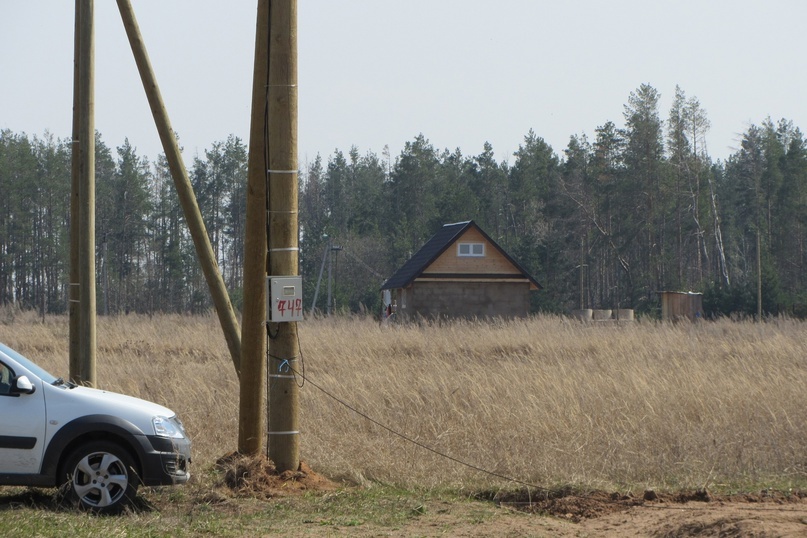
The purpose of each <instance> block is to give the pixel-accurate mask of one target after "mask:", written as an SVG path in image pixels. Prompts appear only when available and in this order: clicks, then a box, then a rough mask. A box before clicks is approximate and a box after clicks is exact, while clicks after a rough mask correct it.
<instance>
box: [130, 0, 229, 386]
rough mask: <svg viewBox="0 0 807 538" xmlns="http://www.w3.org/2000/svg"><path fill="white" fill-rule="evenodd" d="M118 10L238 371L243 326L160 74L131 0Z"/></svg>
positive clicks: (203, 271)
mask: <svg viewBox="0 0 807 538" xmlns="http://www.w3.org/2000/svg"><path fill="white" fill-rule="evenodd" d="M118 10H119V11H120V14H121V19H123V26H124V28H125V29H126V35H127V36H128V38H129V45H130V46H131V47H132V53H133V54H134V58H135V63H136V64H137V69H138V71H139V72H140V79H141V80H142V81H143V89H145V90H146V97H147V98H148V102H149V106H150V107H151V113H152V115H153V116H154V123H156V124H157V131H158V132H159V134H160V141H161V142H162V145H163V151H164V152H165V158H166V160H167V161H168V168H169V169H170V170H171V177H172V178H173V180H174V186H175V187H176V189H177V194H178V196H179V202H180V204H181V205H182V210H183V212H184V214H185V221H186V222H187V223H188V229H189V230H190V234H191V238H192V239H193V244H194V246H195V247H196V255H197V256H198V257H199V263H200V264H201V266H202V273H204V275H205V280H206V281H207V286H208V288H209V289H210V294H211V296H212V298H213V305H214V306H215V307H216V313H217V314H218V317H219V323H220V324H221V328H222V330H223V331H224V339H225V340H226V341H227V347H228V348H229V350H230V356H231V357H232V360H233V365H234V366H235V371H236V372H237V373H239V375H240V371H241V364H240V363H241V330H240V328H239V326H238V319H236V317H235V312H234V311H233V305H232V303H231V302H230V296H229V295H228V293H227V287H226V286H225V285H224V279H223V278H222V276H221V272H220V271H219V266H218V263H217V262H216V256H215V254H214V253H213V247H212V246H211V245H210V238H209V237H208V235H207V230H206V228H205V223H204V221H203V220H202V214H201V212H200V211H199V205H198V204H197V202H196V196H195V195H194V194H193V187H192V186H191V182H190V179H189V178H188V171H187V170H186V169H185V163H184V162H183V161H182V153H181V152H180V151H179V143H178V142H177V139H176V135H175V134H174V129H173V128H172V127H171V122H170V121H169V119H168V112H167V110H166V108H165V104H164V103H163V99H162V94H161V93H160V88H159V86H158V85H157V78H156V76H155V75H154V70H153V69H152V67H151V61H150V60H149V56H148V53H147V52H146V46H145V44H144V43H143V37H142V35H141V34H140V27H139V26H138V24H137V20H136V19H135V16H134V10H133V9H132V4H131V2H130V1H129V0H118Z"/></svg>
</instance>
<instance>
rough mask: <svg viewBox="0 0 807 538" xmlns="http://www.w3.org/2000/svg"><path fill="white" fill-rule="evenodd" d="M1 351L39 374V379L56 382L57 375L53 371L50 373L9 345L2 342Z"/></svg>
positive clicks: (49, 382) (33, 372)
mask: <svg viewBox="0 0 807 538" xmlns="http://www.w3.org/2000/svg"><path fill="white" fill-rule="evenodd" d="M0 352H2V353H4V354H5V355H8V356H9V357H11V358H12V359H14V360H15V361H17V362H18V363H20V364H21V365H22V366H23V368H25V369H27V370H28V371H30V372H31V373H32V374H34V375H35V376H37V377H38V378H39V379H41V380H42V381H44V382H45V383H48V384H51V383H53V382H55V381H56V379H57V378H56V376H54V375H52V374H51V373H49V372H48V371H47V370H45V369H43V368H42V367H40V366H39V365H37V364H35V363H33V362H31V361H30V360H29V359H26V358H25V357H23V356H22V355H20V354H19V353H17V352H16V351H14V350H13V349H11V348H10V347H8V346H7V345H5V344H0Z"/></svg>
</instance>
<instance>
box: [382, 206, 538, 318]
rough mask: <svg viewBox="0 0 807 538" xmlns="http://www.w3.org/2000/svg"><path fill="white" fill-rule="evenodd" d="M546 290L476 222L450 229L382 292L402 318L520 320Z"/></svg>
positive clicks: (441, 232)
mask: <svg viewBox="0 0 807 538" xmlns="http://www.w3.org/2000/svg"><path fill="white" fill-rule="evenodd" d="M540 289H541V285H540V284H538V282H537V281H536V280H535V279H534V278H533V277H532V276H530V274H529V273H528V272H527V271H526V270H525V269H524V268H523V267H522V266H521V265H520V264H519V263H518V262H517V261H515V260H514V259H513V258H511V257H510V256H509V255H508V254H507V253H506V252H505V251H504V250H503V249H502V248H501V247H500V246H499V245H497V244H496V242H495V241H494V240H493V239H491V238H490V236H488V234H486V233H485V232H484V231H483V230H482V229H481V228H480V227H479V226H477V225H476V223H474V221H472V220H469V221H465V222H457V223H454V224H445V225H444V226H443V227H442V228H441V229H440V230H439V231H438V232H437V233H436V234H434V236H432V238H431V239H429V241H428V242H427V243H426V244H425V245H423V247H421V249H420V250H418V251H417V252H416V253H415V255H414V256H412V257H411V258H410V259H409V260H408V261H407V262H406V263H405V264H403V266H401V268H400V269H398V271H396V272H395V274H394V275H392V277H390V278H389V280H387V281H386V282H385V283H384V284H383V286H382V287H381V290H382V292H383V296H384V306H385V312H391V311H394V312H395V313H396V316H399V317H401V318H413V317H418V316H421V317H424V318H438V317H445V318H474V317H476V318H492V317H502V318H515V317H525V316H527V314H528V313H529V310H530V292H531V291H536V290H540Z"/></svg>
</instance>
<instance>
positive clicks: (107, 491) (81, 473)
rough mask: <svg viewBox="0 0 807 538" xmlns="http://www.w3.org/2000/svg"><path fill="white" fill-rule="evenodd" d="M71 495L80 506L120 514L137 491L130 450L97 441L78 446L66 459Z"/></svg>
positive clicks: (67, 485)
mask: <svg viewBox="0 0 807 538" xmlns="http://www.w3.org/2000/svg"><path fill="white" fill-rule="evenodd" d="M62 476H67V479H68V482H67V483H66V484H65V489H66V492H67V495H68V497H69V498H70V499H71V500H72V501H73V502H74V503H77V504H78V505H79V506H80V507H81V508H84V509H88V510H91V511H93V512H99V513H117V512H119V511H120V510H122V509H123V507H124V506H126V505H127V504H129V503H130V502H131V501H132V500H134V498H135V495H136V494H137V485H138V481H137V472H136V470H135V466H134V462H133V460H132V457H131V456H130V455H129V453H128V452H127V451H126V450H125V449H123V448H122V447H120V446H119V445H117V444H114V443H109V442H105V441H94V442H90V443H86V444H84V445H81V446H79V447H78V448H76V449H75V450H74V451H73V452H72V453H71V454H70V456H68V457H67V459H66V460H65V466H64V472H63V474H62Z"/></svg>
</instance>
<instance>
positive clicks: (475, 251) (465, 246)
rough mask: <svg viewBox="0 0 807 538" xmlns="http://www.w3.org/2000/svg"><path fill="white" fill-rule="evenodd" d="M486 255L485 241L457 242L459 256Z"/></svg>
mask: <svg viewBox="0 0 807 538" xmlns="http://www.w3.org/2000/svg"><path fill="white" fill-rule="evenodd" d="M484 255H485V244H484V243H457V256H477V257H481V256H484Z"/></svg>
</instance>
